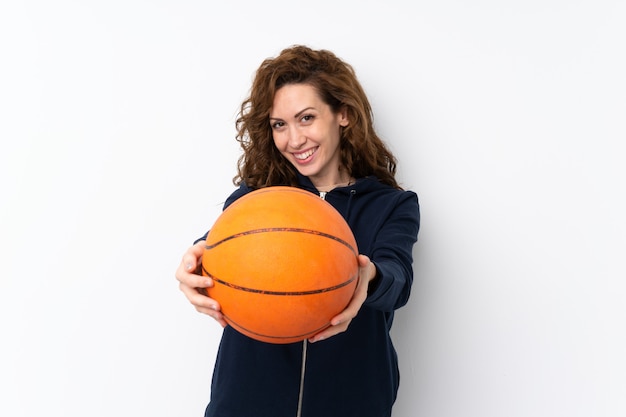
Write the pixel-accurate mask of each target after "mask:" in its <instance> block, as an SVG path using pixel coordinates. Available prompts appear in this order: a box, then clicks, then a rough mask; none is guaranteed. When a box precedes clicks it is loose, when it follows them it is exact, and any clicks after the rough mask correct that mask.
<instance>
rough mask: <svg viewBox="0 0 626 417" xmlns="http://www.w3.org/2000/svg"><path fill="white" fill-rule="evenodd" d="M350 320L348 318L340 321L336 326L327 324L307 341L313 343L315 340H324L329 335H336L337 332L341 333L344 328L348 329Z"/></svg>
mask: <svg viewBox="0 0 626 417" xmlns="http://www.w3.org/2000/svg"><path fill="white" fill-rule="evenodd" d="M351 321H352V320H348V321H345V322H342V323H340V324H338V325H336V326H332V325H331V326H329V327H327V328H326V329H325V330H323V331H321V332H319V333H317V334H316V335H314V336H313V337H311V338H309V342H311V343H315V342H320V341H322V340H326V339H328V338H330V337H333V336H336V335H338V334H339V333H343V332H345V331H346V330H348V326H349V325H350V322H351Z"/></svg>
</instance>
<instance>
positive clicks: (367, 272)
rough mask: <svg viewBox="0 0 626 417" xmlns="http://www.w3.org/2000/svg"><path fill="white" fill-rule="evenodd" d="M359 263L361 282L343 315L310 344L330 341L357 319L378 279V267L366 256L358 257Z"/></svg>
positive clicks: (312, 339) (331, 321)
mask: <svg viewBox="0 0 626 417" xmlns="http://www.w3.org/2000/svg"><path fill="white" fill-rule="evenodd" d="M358 261H359V282H358V283H357V286H356V289H355V290H354V294H353V295H352V299H351V300H350V303H349V304H348V306H347V307H346V309H345V310H343V311H342V312H341V313H339V314H338V315H336V316H335V317H333V318H332V319H331V320H330V327H327V328H326V329H324V330H323V331H321V332H319V333H318V334H316V335H314V336H312V337H311V338H309V342H311V343H314V342H318V341H320V340H324V339H328V338H329V337H332V336H335V335H337V334H339V333H343V332H345V331H346V330H347V329H348V326H349V325H350V322H351V321H352V319H353V318H355V317H356V315H357V313H358V312H359V310H360V309H361V306H362V305H363V303H364V302H365V299H366V298H367V289H368V287H369V283H370V282H371V281H372V280H373V279H374V278H375V277H376V266H375V265H374V264H373V263H372V261H370V258H368V257H367V256H365V255H359V256H358Z"/></svg>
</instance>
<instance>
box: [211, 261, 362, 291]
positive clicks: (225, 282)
mask: <svg viewBox="0 0 626 417" xmlns="http://www.w3.org/2000/svg"><path fill="white" fill-rule="evenodd" d="M202 271H204V273H205V274H206V275H207V276H208V277H209V278H211V279H212V280H213V281H215V282H217V283H219V284H222V285H225V286H227V287H229V288H232V289H234V290H239V291H245V292H251V293H255V294H263V295H281V296H303V295H315V294H321V293H325V292H329V291H334V290H338V289H339V288H342V287H345V286H346V285H348V284H350V283H351V282H352V281H354V280H355V279H357V278H358V275H355V276H353V277H351V278H350V279H349V280H347V281H344V282H341V283H339V284H337V285H333V286H332V287H326V288H319V289H317V290H308V291H269V290H261V289H258V288H249V287H242V286H241V285H236V284H233V283H231V282H228V281H224V280H222V279H219V278H217V277H216V276H215V275H213V274H211V273H210V272H209V271H207V270H206V269H205V268H204V265H202Z"/></svg>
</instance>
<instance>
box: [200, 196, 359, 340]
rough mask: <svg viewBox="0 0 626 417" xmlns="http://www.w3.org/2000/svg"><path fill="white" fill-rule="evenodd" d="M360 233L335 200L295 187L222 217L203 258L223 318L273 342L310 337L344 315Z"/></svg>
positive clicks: (248, 199) (239, 203)
mask: <svg viewBox="0 0 626 417" xmlns="http://www.w3.org/2000/svg"><path fill="white" fill-rule="evenodd" d="M357 255H358V250H357V245H356V241H355V239H354V235H353V234H352V231H351V230H350V227H349V226H348V224H347V223H346V222H345V220H344V219H343V217H341V215H340V214H339V212H338V211H337V210H336V209H335V208H334V207H332V206H331V205H330V204H329V203H328V202H326V201H324V200H322V199H321V198H320V197H318V196H316V195H315V194H313V193H310V192H308V191H304V190H301V189H299V188H295V187H279V186H276V187H267V188H261V189H259V190H256V191H253V192H251V193H248V194H246V195H244V196H243V197H241V198H239V199H238V200H236V201H235V202H234V203H232V204H231V205H230V206H228V207H227V208H226V210H224V211H223V212H222V214H221V215H220V216H219V217H218V218H217V220H216V222H215V224H214V225H213V227H212V229H211V231H210V232H209V234H208V236H207V240H206V247H205V250H204V254H203V256H202V272H203V275H205V276H209V277H211V278H212V279H213V281H214V283H215V285H214V286H213V287H212V288H208V289H207V293H208V295H209V297H211V298H213V299H215V300H217V301H218V302H219V303H220V305H221V307H222V313H223V314H224V319H225V320H226V321H227V322H228V323H229V324H230V325H231V326H232V327H233V328H234V329H236V330H238V331H239V332H241V333H243V334H245V335H247V336H249V337H251V338H254V339H257V340H260V341H263V342H269V343H292V342H297V341H301V340H304V339H306V338H308V337H310V336H313V335H314V334H316V333H318V332H320V331H321V330H323V329H324V328H326V327H328V326H329V325H330V319H331V318H332V317H334V316H335V315H337V314H338V313H340V312H342V311H343V310H344V309H345V308H346V306H347V305H348V303H349V302H350V299H351V298H352V295H353V293H354V290H355V288H356V284H357V281H358V273H359V268H358V260H357Z"/></svg>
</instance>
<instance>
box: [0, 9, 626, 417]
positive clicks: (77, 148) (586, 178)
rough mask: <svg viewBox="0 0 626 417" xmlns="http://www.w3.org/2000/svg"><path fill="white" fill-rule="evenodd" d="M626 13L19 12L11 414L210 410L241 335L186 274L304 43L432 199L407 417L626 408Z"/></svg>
mask: <svg viewBox="0 0 626 417" xmlns="http://www.w3.org/2000/svg"><path fill="white" fill-rule="evenodd" d="M409 5H410V7H409ZM625 21H626V3H624V2H623V1H618V0H615V1H609V0H595V1H591V0H581V1H577V0H570V1H565V0H543V1H535V0H531V1H495V0H493V1H489V0H478V1H472V2H467V1H460V0H457V1H454V0H443V1H438V2H434V1H428V2H426V1H417V2H408V1H400V0H398V1H393V0H385V1H371V0H370V1H368V0H358V1H357V0H354V1H343V2H339V1H316V2H308V3H299V2H292V1H263V2H256V1H239V2H209V1H200V0H196V1H185V0H178V1H172V0H162V1H148V0H144V1H139V0H126V1H120V0H118V1H106V2H105V1H101V2H96V1H91V2H89V1H78V0H76V1H70V0H59V1H7V2H3V3H2V5H1V6H0V60H1V61H2V62H1V63H0V137H1V150H0V174H1V176H0V187H1V188H0V199H1V206H0V214H1V220H0V222H1V223H0V227H1V230H0V244H1V247H0V249H1V251H0V256H1V258H0V268H1V269H0V278H1V281H0V320H1V321H0V324H1V328H0V331H1V336H0V337H1V342H0V349H1V355H0V397H1V399H0V415H2V416H7V417H9V416H11V417H18V416H20V417H21V416H39V415H55V416H72V417H73V416H77V417H78V416H81V417H82V416H164V417H166V416H167V417H171V416H177V417H178V416H189V417H191V416H200V415H202V413H203V411H204V407H205V405H206V402H207V400H208V395H209V383H210V377H211V372H212V366H213V361H214V357H215V353H216V350H217V343H218V340H219V337H220V330H221V329H220V327H219V326H218V325H217V324H216V323H215V322H213V321H212V320H211V319H210V318H209V317H207V316H204V315H200V314H198V313H197V312H196V311H195V310H194V309H193V308H192V307H191V305H190V304H188V302H187V301H186V299H185V298H184V296H183V295H182V293H180V291H179V290H178V287H177V285H176V284H177V283H176V281H175V279H174V271H175V269H176V267H177V265H178V263H179V260H180V257H181V255H182V254H183V252H184V251H185V250H186V248H187V247H188V246H189V245H190V244H191V242H192V241H193V240H194V239H195V238H196V237H198V236H200V235H201V234H202V233H203V232H204V231H205V229H207V228H208V227H210V225H211V224H212V222H213V221H214V220H215V218H216V217H217V215H218V214H219V212H220V209H221V205H222V202H223V201H224V198H225V197H226V196H227V195H228V194H229V193H230V192H231V190H232V189H233V185H232V184H231V178H232V177H233V175H234V174H235V163H236V159H237V157H238V155H239V149H238V147H237V146H238V145H237V144H236V142H235V141H234V135H235V129H234V120H235V115H236V113H237V111H238V106H239V104H240V102H241V100H242V99H243V98H244V97H245V95H246V94H247V92H248V88H249V86H250V82H251V80H252V76H253V72H254V70H255V69H256V68H257V66H258V65H259V64H260V62H261V60H262V59H264V58H266V57H268V56H273V55H276V54H277V53H278V52H279V51H280V50H281V49H282V48H283V47H286V46H289V45H292V44H295V43H305V44H308V45H310V46H312V47H315V48H327V49H331V50H333V51H334V52H336V53H337V54H338V55H339V56H341V57H342V58H344V59H346V60H347V61H348V62H350V63H351V64H353V66H354V67H355V69H356V70H357V74H358V76H359V78H360V79H361V81H362V83H363V85H364V87H365V89H366V91H367V93H368V94H369V96H370V98H371V101H372V104H373V107H374V111H375V117H376V119H375V120H376V126H377V128H378V130H379V132H380V134H381V136H382V137H384V138H385V139H386V140H387V142H388V143H389V145H390V147H391V148H392V150H393V151H394V152H395V153H396V155H397V156H398V158H399V162H400V167H399V179H400V181H401V182H402V184H403V185H404V186H405V187H406V188H410V189H413V190H415V191H416V192H417V193H418V194H419V196H420V202H421V208H422V221H423V224H422V230H421V232H420V240H419V243H418V245H417V246H416V249H415V285H414V287H413V294H412V298H411V300H410V303H409V305H407V306H406V307H405V308H403V309H401V310H399V311H398V314H397V320H396V323H395V327H394V330H393V337H394V339H395V341H396V346H397V350H398V352H399V355H400V364H401V373H402V382H401V389H400V394H399V399H398V401H397V403H396V407H395V411H394V417H415V416H428V417H457V416H462V417H472V416H476V417H502V416H507V417H511V416H532V417H537V416H550V417H553V416H568V417H572V416H580V417H589V416H623V415H626V359H625V356H626V354H625V352H626V337H625V330H624V328H625V325H626V323H625V321H626V320H625V319H626V310H625V307H624V303H623V300H624V299H625V296H626V290H625V288H624V287H625V286H624V284H623V281H624V279H625V278H626V267H625V264H624V255H625V252H626V251H625V249H626V242H625V240H626V227H625V220H624V213H625V212H626V203H625V196H624V194H625V192H624V190H625V187H624V179H625V178H626V172H625V171H626V170H625V168H624V150H623V149H624V145H623V144H624V140H625V139H626V134H625V133H626V128H625V126H624V116H625V114H626V104H625V103H626V100H625V97H626V82H625V78H626V77H625V76H624V74H626V59H625V44H624V39H626V26H625V25H624V22H625ZM329 378H332V375H329ZM317 417H320V416H317Z"/></svg>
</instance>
